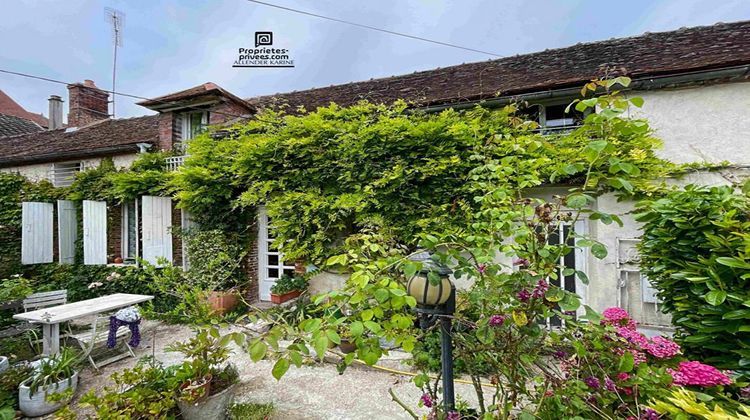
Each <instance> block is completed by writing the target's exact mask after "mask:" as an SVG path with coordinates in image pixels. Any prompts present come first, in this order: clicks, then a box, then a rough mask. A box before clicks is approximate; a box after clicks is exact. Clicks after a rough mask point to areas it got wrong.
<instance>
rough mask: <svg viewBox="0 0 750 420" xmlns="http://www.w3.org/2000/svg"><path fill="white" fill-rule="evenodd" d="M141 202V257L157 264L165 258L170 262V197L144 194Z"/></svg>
mask: <svg viewBox="0 0 750 420" xmlns="http://www.w3.org/2000/svg"><path fill="white" fill-rule="evenodd" d="M141 200H142V203H141V213H142V214H141V221H142V222H143V227H142V230H143V259H144V260H146V261H148V262H149V263H151V264H154V265H159V264H158V260H159V259H160V258H165V259H166V260H167V261H169V262H170V263H171V262H172V230H171V227H172V199H170V198H169V197H152V196H147V195H144V196H143V197H142V198H141Z"/></svg>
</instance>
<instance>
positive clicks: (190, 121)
mask: <svg viewBox="0 0 750 420" xmlns="http://www.w3.org/2000/svg"><path fill="white" fill-rule="evenodd" d="M206 126H208V112H207V111H200V112H186V113H184V114H182V131H181V136H182V138H181V139H180V140H182V142H181V143H180V147H181V148H182V149H183V150H182V151H183V152H184V147H185V144H187V142H188V141H189V140H190V139H192V138H195V137H196V136H197V135H199V134H200V133H202V132H203V131H204V130H205V129H206Z"/></svg>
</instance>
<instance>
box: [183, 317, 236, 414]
mask: <svg viewBox="0 0 750 420" xmlns="http://www.w3.org/2000/svg"><path fill="white" fill-rule="evenodd" d="M228 338H230V337H226V336H225V337H222V336H221V335H220V334H219V330H218V329H217V328H215V327H211V328H203V329H199V330H198V331H197V332H196V334H195V336H194V337H193V338H191V339H190V340H188V341H186V342H181V343H175V344H173V345H171V346H169V347H168V351H176V352H180V353H182V354H183V355H185V358H186V360H185V361H184V362H183V363H182V364H181V365H180V366H179V367H178V368H177V370H176V372H175V378H176V380H177V382H178V391H177V406H178V407H179V409H180V413H181V414H182V418H183V419H185V420H204V419H205V420H211V419H217V420H218V419H223V418H224V417H225V415H226V410H227V407H228V406H229V405H230V404H231V403H232V400H233V398H234V389H235V387H236V385H237V383H238V382H239V374H238V373H237V369H236V368H235V367H234V366H233V365H231V364H229V363H227V361H228V360H229V355H230V352H231V351H230V350H229V348H228V347H227V344H228V343H229V341H230V340H229V339H228Z"/></svg>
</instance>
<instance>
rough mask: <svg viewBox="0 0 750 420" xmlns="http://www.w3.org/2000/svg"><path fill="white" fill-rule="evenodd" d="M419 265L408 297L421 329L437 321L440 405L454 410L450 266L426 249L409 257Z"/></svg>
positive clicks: (453, 297)
mask: <svg viewBox="0 0 750 420" xmlns="http://www.w3.org/2000/svg"><path fill="white" fill-rule="evenodd" d="M409 259H410V260H411V261H414V262H419V263H421V264H422V268H421V269H420V270H419V272H417V274H416V275H414V277H412V278H411V279H409V282H408V283H407V284H406V291H407V293H409V296H411V297H413V298H414V299H416V300H417V317H418V319H419V326H420V328H422V329H427V328H429V327H430V326H431V325H432V324H434V323H435V321H437V320H439V321H440V337H441V346H440V350H441V352H440V356H441V365H442V370H443V375H442V377H443V404H444V405H445V411H446V412H450V411H453V408H454V406H455V395H454V392H453V340H452V337H451V328H452V323H451V319H452V315H453V313H454V312H455V311H456V286H455V285H454V284H453V282H452V281H451V280H450V275H451V274H452V273H453V272H452V271H451V269H450V268H448V267H446V266H445V265H443V264H441V263H439V262H437V261H435V260H434V259H433V258H432V256H431V255H430V254H429V253H428V252H419V253H416V254H414V255H412V256H411V257H410V258H409Z"/></svg>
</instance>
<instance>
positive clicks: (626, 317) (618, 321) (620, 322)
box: [602, 307, 635, 330]
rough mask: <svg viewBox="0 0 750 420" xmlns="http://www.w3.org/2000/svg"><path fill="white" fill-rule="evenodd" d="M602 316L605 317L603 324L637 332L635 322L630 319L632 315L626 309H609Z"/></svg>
mask: <svg viewBox="0 0 750 420" xmlns="http://www.w3.org/2000/svg"><path fill="white" fill-rule="evenodd" d="M602 315H603V316H604V319H603V320H602V324H605V325H612V326H615V327H625V328H629V329H631V330H635V321H633V320H632V319H631V318H630V314H629V313H628V311H626V310H625V309H622V308H617V307H613V308H607V309H605V310H604V312H602Z"/></svg>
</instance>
